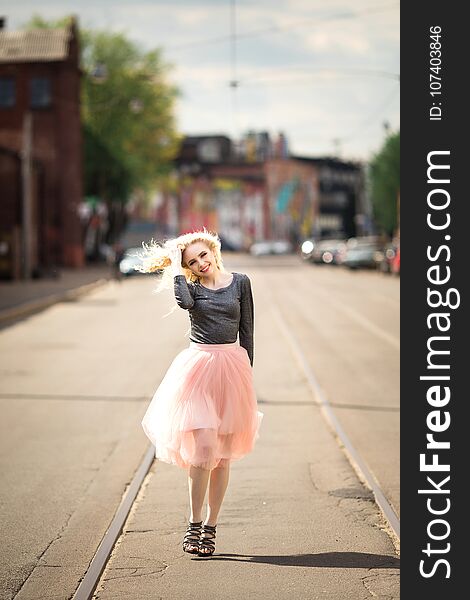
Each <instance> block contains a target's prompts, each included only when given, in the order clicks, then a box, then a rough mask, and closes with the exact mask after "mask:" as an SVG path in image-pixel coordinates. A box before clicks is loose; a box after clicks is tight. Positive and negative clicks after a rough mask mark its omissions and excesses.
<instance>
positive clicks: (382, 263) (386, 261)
mask: <svg viewBox="0 0 470 600" xmlns="http://www.w3.org/2000/svg"><path fill="white" fill-rule="evenodd" d="M397 250H398V248H397V246H396V244H394V243H393V242H389V243H387V244H385V245H384V246H383V247H382V248H380V249H379V250H377V254H376V264H377V268H378V270H379V271H381V272H382V273H392V265H393V261H394V259H395V256H396V253H397Z"/></svg>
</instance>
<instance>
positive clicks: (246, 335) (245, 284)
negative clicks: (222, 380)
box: [238, 275, 255, 366]
mask: <svg viewBox="0 0 470 600" xmlns="http://www.w3.org/2000/svg"><path fill="white" fill-rule="evenodd" d="M254 312H255V311H254V305H253V294H252V292H251V282H250V279H249V277H248V275H244V276H243V280H242V285H241V300H240V327H239V330H238V335H239V338H240V346H243V348H245V350H246V351H247V352H248V356H249V358H250V364H251V366H253V359H254V347H253V332H254Z"/></svg>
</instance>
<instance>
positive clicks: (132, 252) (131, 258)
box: [119, 247, 158, 277]
mask: <svg viewBox="0 0 470 600" xmlns="http://www.w3.org/2000/svg"><path fill="white" fill-rule="evenodd" d="M140 254H142V248H139V247H136V248H127V250H126V251H125V252H124V255H123V257H122V259H121V261H120V262H119V271H120V272H121V274H122V275H124V277H130V276H131V275H142V274H143V273H141V272H140V271H138V270H136V268H135V267H138V266H139V265H141V264H142V259H141V258H140ZM157 273H158V272H157ZM154 274H155V273H154Z"/></svg>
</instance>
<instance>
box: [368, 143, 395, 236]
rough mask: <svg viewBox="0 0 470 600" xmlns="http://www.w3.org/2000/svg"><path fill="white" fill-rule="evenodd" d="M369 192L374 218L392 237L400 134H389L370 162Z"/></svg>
mask: <svg viewBox="0 0 470 600" xmlns="http://www.w3.org/2000/svg"><path fill="white" fill-rule="evenodd" d="M369 176H370V191H371V199H372V207H373V211H374V218H375V221H376V223H377V225H378V226H379V228H380V229H381V230H382V231H383V232H384V233H386V234H387V235H389V236H392V235H393V234H394V233H395V231H396V229H397V225H398V202H399V195H400V132H396V133H392V134H390V135H389V136H388V137H387V139H386V140H385V142H384V144H383V146H382V148H381V149H380V150H379V152H378V153H377V154H375V155H374V157H373V158H372V160H371V162H370V170H369Z"/></svg>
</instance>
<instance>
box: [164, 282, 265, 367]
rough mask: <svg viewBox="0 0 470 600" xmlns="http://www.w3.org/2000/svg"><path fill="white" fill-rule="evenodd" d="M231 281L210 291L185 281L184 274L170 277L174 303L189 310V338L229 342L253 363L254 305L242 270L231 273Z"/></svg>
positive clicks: (213, 342)
mask: <svg viewBox="0 0 470 600" xmlns="http://www.w3.org/2000/svg"><path fill="white" fill-rule="evenodd" d="M232 275H233V279H232V282H231V283H230V284H229V285H227V286H226V287H223V288H219V289H216V290H212V289H210V288H207V287H205V286H203V285H201V284H200V283H188V282H187V281H186V278H185V276H184V275H175V276H174V291H175V298H176V302H177V304H178V305H179V306H180V307H181V308H184V309H186V310H188V311H189V319H190V321H191V334H190V340H191V341H193V342H197V343H199V344H229V343H233V342H236V341H237V334H238V336H239V342H240V346H242V347H243V348H245V350H246V351H247V352H248V356H249V358H250V364H251V366H253V325H254V307H253V295H252V292H251V282H250V279H249V277H248V276H247V275H245V274H244V273H232Z"/></svg>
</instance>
